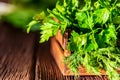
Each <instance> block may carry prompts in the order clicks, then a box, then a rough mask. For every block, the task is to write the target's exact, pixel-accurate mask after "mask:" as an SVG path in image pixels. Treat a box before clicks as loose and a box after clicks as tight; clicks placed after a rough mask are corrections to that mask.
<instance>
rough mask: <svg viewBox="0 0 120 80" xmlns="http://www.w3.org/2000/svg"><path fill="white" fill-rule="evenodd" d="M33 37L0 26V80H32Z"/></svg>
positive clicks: (5, 26)
mask: <svg viewBox="0 0 120 80" xmlns="http://www.w3.org/2000/svg"><path fill="white" fill-rule="evenodd" d="M33 52H34V35H33V34H30V35H27V34H25V33H23V32H21V31H19V30H18V29H14V28H12V27H10V26H7V25H4V26H3V25H0V80H34V65H33V64H34V56H33V54H34V53H33Z"/></svg>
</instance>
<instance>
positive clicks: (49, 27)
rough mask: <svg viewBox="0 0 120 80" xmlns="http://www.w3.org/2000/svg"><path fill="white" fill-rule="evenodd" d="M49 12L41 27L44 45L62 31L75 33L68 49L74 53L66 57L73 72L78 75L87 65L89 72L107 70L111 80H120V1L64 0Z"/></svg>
mask: <svg viewBox="0 0 120 80" xmlns="http://www.w3.org/2000/svg"><path fill="white" fill-rule="evenodd" d="M82 3H85V4H84V5H81V4H82ZM48 12H49V15H48V16H46V17H45V18H46V19H45V21H44V22H42V26H40V30H41V31H40V33H41V34H42V35H41V40H40V42H45V41H47V40H48V39H49V38H50V37H52V36H55V35H56V33H57V31H58V30H61V33H62V34H64V33H65V31H67V30H68V29H69V30H71V33H70V34H71V36H69V41H68V45H67V48H68V50H70V51H71V52H72V54H71V55H70V56H68V57H66V58H65V63H66V64H68V67H69V68H70V70H71V72H74V73H76V72H77V71H78V68H79V66H80V65H83V66H84V67H85V68H86V69H87V71H88V72H94V73H95V74H97V75H100V73H99V70H100V69H103V70H105V71H106V73H107V75H108V77H109V79H110V80H119V79H120V77H119V74H118V73H117V71H116V69H117V68H119V67H120V48H119V46H118V45H117V40H118V39H119V36H118V35H119V33H120V2H119V1H118V0H97V1H91V0H84V2H83V1H82V0H63V1H58V2H57V3H56V7H55V8H54V9H53V10H48ZM53 18H56V19H57V21H54V20H53ZM43 20H44V19H43ZM37 21H38V22H39V21H40V20H37ZM28 29H30V28H28Z"/></svg>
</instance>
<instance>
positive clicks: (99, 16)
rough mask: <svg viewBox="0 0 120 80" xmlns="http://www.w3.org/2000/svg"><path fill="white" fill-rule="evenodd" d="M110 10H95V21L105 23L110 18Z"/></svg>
mask: <svg viewBox="0 0 120 80" xmlns="http://www.w3.org/2000/svg"><path fill="white" fill-rule="evenodd" d="M109 15H110V12H109V11H108V10H107V9H106V8H103V9H97V10H95V11H94V14H93V16H94V22H95V23H100V24H105V23H106V22H107V21H108V19H109Z"/></svg>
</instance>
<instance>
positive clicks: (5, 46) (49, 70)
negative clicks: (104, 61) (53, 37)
mask: <svg viewBox="0 0 120 80" xmlns="http://www.w3.org/2000/svg"><path fill="white" fill-rule="evenodd" d="M38 40H39V35H37V34H35V33H31V34H26V33H25V32H22V31H21V30H19V29H15V28H13V27H11V26H9V25H8V24H0V80H107V77H106V76H102V77H99V76H81V77H79V78H75V77H74V76H63V75H62V74H61V73H60V71H59V69H58V67H57V65H56V63H55V62H54V59H53V57H52V56H51V54H50V42H49V41H48V42H46V43H43V44H39V43H38Z"/></svg>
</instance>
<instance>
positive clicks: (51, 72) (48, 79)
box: [35, 41, 108, 80]
mask: <svg viewBox="0 0 120 80" xmlns="http://www.w3.org/2000/svg"><path fill="white" fill-rule="evenodd" d="M35 74H36V75H35V80H108V79H107V78H106V76H102V77H99V76H80V77H77V78H76V77H74V76H63V75H62V73H61V72H60V70H59V68H58V66H57V65H56V63H55V61H54V59H53V57H52V55H51V53H50V41H48V42H46V43H43V44H38V49H37V54H36V71H35Z"/></svg>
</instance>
